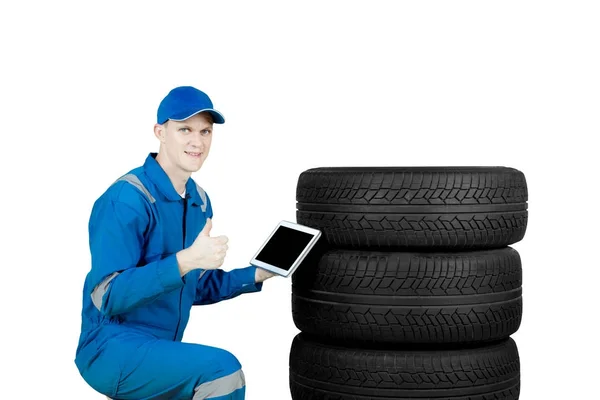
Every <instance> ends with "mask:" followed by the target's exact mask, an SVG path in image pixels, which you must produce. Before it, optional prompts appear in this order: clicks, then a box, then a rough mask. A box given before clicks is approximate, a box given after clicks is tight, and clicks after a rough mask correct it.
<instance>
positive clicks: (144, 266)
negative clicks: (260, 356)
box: [75, 153, 262, 400]
mask: <svg viewBox="0 0 600 400" xmlns="http://www.w3.org/2000/svg"><path fill="white" fill-rule="evenodd" d="M155 157H156V153H150V154H148V157H147V158H146V161H145V162H144V164H143V166H140V167H137V168H135V169H133V170H131V171H129V173H127V174H125V175H124V176H122V177H121V178H119V179H118V180H117V181H115V182H114V183H113V184H112V185H111V186H110V187H109V188H108V189H107V190H106V191H105V192H104V193H103V194H102V195H101V196H100V197H99V198H98V200H97V201H96V202H95V203H94V206H93V209H92V212H91V216H90V220H89V245H90V251H91V270H90V271H89V273H88V275H87V276H86V279H85V283H84V289H83V309H82V325H81V335H80V339H79V344H78V346H77V351H76V357H75V364H76V365H77V368H78V369H79V371H80V373H81V376H82V377H83V378H84V380H85V381H86V382H87V383H88V384H89V385H90V386H91V387H93V388H94V389H95V390H96V391H98V392H100V393H102V394H104V395H106V396H108V397H110V398H112V399H136V400H142V399H213V400H238V399H244V395H245V379H244V374H243V372H242V368H241V365H240V363H239V361H238V360H237V359H236V357H235V356H233V355H232V354H231V353H229V352H227V351H225V350H223V349H219V348H215V347H210V346H204V345H201V344H191V343H183V342H181V339H182V337H183V332H184V330H185V328H186V325H187V323H188V319H189V315H190V310H191V307H192V306H193V305H205V304H212V303H216V302H219V301H222V300H226V299H231V298H234V297H237V296H239V295H240V294H242V293H250V292H258V291H260V290H261V289H262V283H255V271H256V267H253V266H248V267H244V268H238V269H234V270H231V271H228V272H227V271H224V270H221V269H216V270H193V271H191V272H189V273H188V274H186V275H185V276H184V277H183V278H182V277H181V276H180V273H179V267H178V264H177V259H176V256H175V254H176V253H177V252H178V251H180V250H182V249H183V248H185V247H188V246H190V245H191V244H192V243H193V242H194V240H195V239H196V237H197V236H198V234H199V232H200V231H201V230H202V228H203V227H204V225H205V223H206V219H207V218H212V216H213V212H212V206H211V202H210V198H209V197H208V195H207V194H206V193H205V192H204V190H202V188H201V187H200V186H198V185H197V184H196V183H195V182H194V180H193V179H192V178H190V179H189V180H188V181H187V184H186V192H185V193H186V194H185V198H182V196H181V195H180V194H178V193H177V191H176V190H175V188H174V187H173V185H172V183H171V181H170V180H169V178H168V176H167V174H166V173H165V171H164V170H163V169H162V167H161V166H160V165H159V164H158V162H157V161H156V159H155Z"/></svg>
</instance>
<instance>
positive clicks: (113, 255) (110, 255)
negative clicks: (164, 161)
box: [89, 199, 183, 316]
mask: <svg viewBox="0 0 600 400" xmlns="http://www.w3.org/2000/svg"><path fill="white" fill-rule="evenodd" d="M148 223H149V218H148V216H147V215H144V214H143V212H142V211H138V210H136V209H134V208H133V207H132V206H130V205H128V204H126V203H124V202H121V201H118V200H114V199H112V200H111V199H106V200H101V201H99V202H98V203H97V205H96V206H95V207H94V210H93V211H92V216H91V218H90V224H89V235H90V251H91V258H92V269H91V282H92V292H91V293H89V295H90V296H91V297H92V299H93V302H94V304H95V305H96V308H97V309H98V311H99V312H100V313H102V314H103V315H105V316H114V315H117V314H121V313H124V312H128V311H130V310H132V309H134V308H136V307H139V306H141V305H144V304H147V303H149V302H151V301H153V300H154V299H156V298H157V297H158V296H160V295H161V294H163V293H166V292H169V291H172V290H175V289H177V288H180V287H181V286H182V285H183V280H182V278H181V272H180V270H179V265H178V261H177V257H176V254H172V255H169V256H167V257H166V258H163V259H162V260H157V261H153V262H150V263H148V264H146V265H144V266H139V267H138V263H139V262H140V259H141V256H142V249H143V247H144V232H145V231H146V229H147V226H148Z"/></svg>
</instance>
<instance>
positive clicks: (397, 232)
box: [296, 167, 528, 250]
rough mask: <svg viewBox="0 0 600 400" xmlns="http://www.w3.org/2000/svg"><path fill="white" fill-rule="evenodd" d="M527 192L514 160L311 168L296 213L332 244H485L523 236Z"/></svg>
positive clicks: (485, 246) (482, 246)
mask: <svg viewBox="0 0 600 400" xmlns="http://www.w3.org/2000/svg"><path fill="white" fill-rule="evenodd" d="M527 199H528V193H527V184H526V181H525V176H524V174H523V173H522V172H520V171H518V170H516V169H514V168H507V167H389V168H384V167H347V168H342V167H337V168H314V169H309V170H307V171H304V172H302V173H301V174H300V176H299V178H298V183H297V188H296V200H297V204H296V209H297V211H296V219H297V222H298V223H299V224H303V225H306V226H310V227H313V228H316V229H319V230H321V231H322V232H323V235H324V237H325V238H326V239H327V241H328V242H329V243H330V244H331V245H332V246H334V247H338V248H353V249H360V248H362V249H389V248H414V249H429V248H436V249H473V250H475V249H491V248H500V247H504V246H508V245H511V244H514V243H516V242H518V241H520V240H521V239H523V237H524V235H525V230H526V227H527V217H528V214H527Z"/></svg>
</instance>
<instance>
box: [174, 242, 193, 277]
mask: <svg viewBox="0 0 600 400" xmlns="http://www.w3.org/2000/svg"><path fill="white" fill-rule="evenodd" d="M187 254H188V252H187V249H183V250H180V251H178V252H177V254H176V255H175V257H176V258H177V266H178V267H179V275H181V276H182V277H183V276H184V275H185V274H187V273H188V272H190V270H191V268H190V267H189V261H188V257H187Z"/></svg>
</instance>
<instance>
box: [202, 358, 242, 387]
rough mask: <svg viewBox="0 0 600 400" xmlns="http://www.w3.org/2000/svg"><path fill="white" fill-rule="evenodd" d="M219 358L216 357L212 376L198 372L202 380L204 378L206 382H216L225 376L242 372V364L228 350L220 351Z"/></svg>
mask: <svg viewBox="0 0 600 400" xmlns="http://www.w3.org/2000/svg"><path fill="white" fill-rule="evenodd" d="M219 350H220V351H219V353H218V356H217V357H215V359H214V363H213V368H212V371H211V373H210V374H207V373H206V371H205V370H204V371H198V375H200V379H202V377H204V379H203V380H204V381H208V380H215V379H219V378H222V377H224V376H228V375H231V374H233V373H234V372H237V371H240V370H241V369H242V364H241V363H240V361H239V360H238V359H237V357H236V356H234V355H233V354H232V353H230V352H229V351H227V350H224V349H219ZM198 383H199V384H201V383H203V381H202V380H199V382H198Z"/></svg>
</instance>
